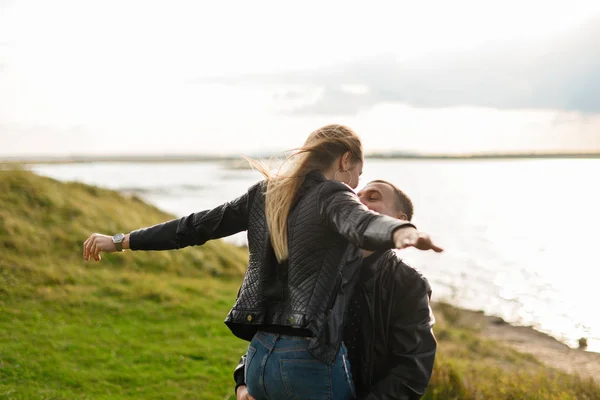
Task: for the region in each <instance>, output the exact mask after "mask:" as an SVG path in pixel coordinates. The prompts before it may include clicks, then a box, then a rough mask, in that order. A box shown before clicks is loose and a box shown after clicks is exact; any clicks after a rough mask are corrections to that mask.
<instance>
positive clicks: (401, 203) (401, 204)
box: [369, 179, 414, 221]
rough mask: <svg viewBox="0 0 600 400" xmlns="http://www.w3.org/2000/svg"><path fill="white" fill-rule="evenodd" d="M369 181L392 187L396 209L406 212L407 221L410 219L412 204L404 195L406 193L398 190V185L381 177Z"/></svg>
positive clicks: (412, 209) (412, 210)
mask: <svg viewBox="0 0 600 400" xmlns="http://www.w3.org/2000/svg"><path fill="white" fill-rule="evenodd" d="M371 183H383V184H385V185H388V186H390V187H391V188H392V189H394V194H395V195H396V210H397V211H400V212H402V213H404V214H406V216H407V218H408V220H409V221H410V220H412V217H413V213H414V206H413V202H412V200H411V199H410V197H408V196H407V195H406V193H404V192H403V191H402V190H400V188H398V186H396V185H394V184H393V183H391V182H388V181H384V180H383V179H376V180H374V181H371V182H369V184H371Z"/></svg>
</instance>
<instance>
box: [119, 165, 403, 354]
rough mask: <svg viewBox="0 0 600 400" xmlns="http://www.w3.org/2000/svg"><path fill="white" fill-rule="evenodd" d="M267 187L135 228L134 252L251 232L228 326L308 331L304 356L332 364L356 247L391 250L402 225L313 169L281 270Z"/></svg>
mask: <svg viewBox="0 0 600 400" xmlns="http://www.w3.org/2000/svg"><path fill="white" fill-rule="evenodd" d="M264 189H265V182H264V181H262V182H259V183H257V184H256V185H254V186H252V187H251V188H250V189H249V190H248V191H247V192H246V193H245V194H243V195H242V196H240V197H239V198H237V199H235V200H233V201H231V202H229V203H225V204H223V205H221V206H219V207H217V208H215V209H212V210H206V211H202V212H199V213H196V214H192V215H190V216H187V217H184V218H181V219H177V220H173V221H169V222H166V223H163V224H159V225H155V226H152V227H149V228H144V229H140V230H137V231H134V232H132V233H131V235H130V238H129V243H130V247H131V249H132V250H166V249H178V248H183V247H186V246H190V245H201V244H203V243H205V242H206V241H208V240H210V239H217V238H221V237H224V236H229V235H232V234H234V233H237V232H240V231H244V230H247V231H248V249H249V265H248V269H247V271H246V275H245V276H244V280H243V283H242V286H241V288H240V292H239V295H238V297H237V300H236V302H235V305H234V306H233V308H232V309H231V311H230V312H229V314H228V315H227V318H226V319H225V323H226V324H227V326H228V327H229V328H230V329H231V331H232V332H233V334H234V335H236V336H237V337H239V338H241V339H245V340H248V341H250V340H251V339H252V337H253V336H254V333H255V332H256V331H257V330H258V329H259V328H260V327H261V326H266V325H270V326H272V325H277V326H284V327H290V328H298V329H305V330H308V331H310V332H311V333H312V336H313V337H312V340H311V342H310V345H309V351H311V353H312V354H313V355H314V356H315V357H316V358H318V359H320V360H322V361H324V362H326V363H331V362H333V360H334V359H335V356H336V354H337V352H338V349H339V346H340V344H341V341H342V329H343V326H344V324H345V322H344V319H345V318H346V317H347V309H348V304H349V301H350V297H351V296H352V292H353V290H354V286H355V283H356V278H357V272H358V271H359V269H360V265H361V253H360V249H359V248H363V249H368V250H385V249H390V248H392V247H393V245H394V244H393V232H394V231H395V230H396V229H398V228H400V227H402V226H406V225H409V226H412V225H411V224H408V223H406V222H403V221H399V220H397V219H395V218H391V217H388V216H385V215H379V214H377V213H374V212H372V211H370V210H368V209H367V208H366V207H365V206H364V205H363V204H362V203H360V201H359V200H358V197H357V196H356V194H355V193H354V192H353V191H352V190H351V189H350V188H349V187H348V186H347V185H345V184H343V183H340V182H338V181H335V180H327V179H325V177H324V176H323V175H322V174H321V173H319V172H316V171H314V172H311V173H309V174H308V175H307V176H306V179H305V180H304V183H303V184H302V186H301V188H300V190H299V191H298V193H297V196H296V199H295V202H294V204H293V206H292V209H291V211H290V214H289V217H288V243H289V258H288V260H287V261H286V262H284V263H283V264H281V265H279V264H278V263H277V261H276V258H275V256H274V253H273V249H272V247H271V241H270V239H269V232H268V229H267V222H266V217H265V194H264Z"/></svg>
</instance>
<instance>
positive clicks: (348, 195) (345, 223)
mask: <svg viewBox="0 0 600 400" xmlns="http://www.w3.org/2000/svg"><path fill="white" fill-rule="evenodd" d="M319 213H320V215H321V217H322V218H323V219H324V220H325V221H326V223H327V224H328V225H329V226H330V227H331V229H333V230H334V231H336V232H338V233H339V234H340V235H342V236H344V237H345V238H346V239H347V240H348V241H349V242H350V243H353V244H354V245H356V246H358V247H360V248H361V249H364V250H373V251H378V250H388V249H392V248H394V240H393V234H394V231H395V230H396V229H398V228H400V227H405V226H410V227H413V228H414V227H415V226H414V225H413V224H411V223H410V222H406V221H402V220H399V219H396V218H392V217H388V216H387V215H382V214H378V213H375V212H373V211H371V210H369V209H368V208H367V207H366V206H365V205H364V204H362V203H361V202H360V201H359V200H358V197H357V196H356V194H355V193H354V191H352V189H350V187H349V186H347V185H345V184H343V183H341V182H337V181H334V180H329V181H327V182H325V183H323V184H322V186H321V188H320V192H319Z"/></svg>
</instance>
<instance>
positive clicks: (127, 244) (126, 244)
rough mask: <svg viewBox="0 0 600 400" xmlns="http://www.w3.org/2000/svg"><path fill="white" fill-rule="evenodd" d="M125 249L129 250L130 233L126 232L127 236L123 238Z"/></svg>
mask: <svg viewBox="0 0 600 400" xmlns="http://www.w3.org/2000/svg"><path fill="white" fill-rule="evenodd" d="M122 244H123V250H129V249H130V247H129V233H126V234H125V238H124V239H123V243H122Z"/></svg>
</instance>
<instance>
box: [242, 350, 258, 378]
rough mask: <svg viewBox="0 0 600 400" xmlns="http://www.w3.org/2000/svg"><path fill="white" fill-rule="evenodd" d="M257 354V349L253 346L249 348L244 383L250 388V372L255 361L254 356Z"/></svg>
mask: <svg viewBox="0 0 600 400" xmlns="http://www.w3.org/2000/svg"><path fill="white" fill-rule="evenodd" d="M255 354H256V348H255V347H253V346H252V345H250V346H248V352H247V353H246V362H245V363H244V383H245V384H246V386H248V370H249V369H250V364H251V363H252V360H254V355H255Z"/></svg>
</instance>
